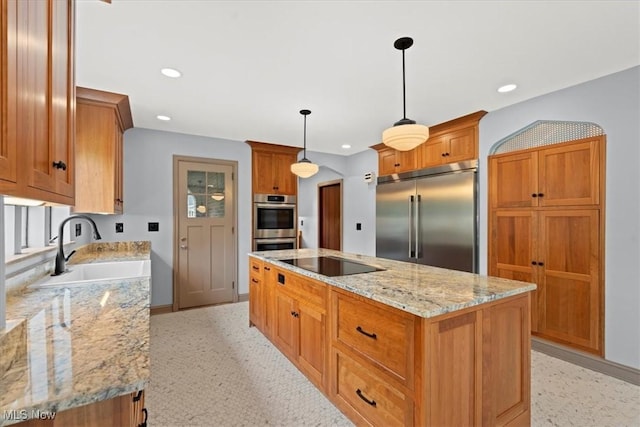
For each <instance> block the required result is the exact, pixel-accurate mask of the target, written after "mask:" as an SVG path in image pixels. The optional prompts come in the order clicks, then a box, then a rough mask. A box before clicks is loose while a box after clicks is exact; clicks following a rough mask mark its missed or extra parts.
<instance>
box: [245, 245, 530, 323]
mask: <svg viewBox="0 0 640 427" xmlns="http://www.w3.org/2000/svg"><path fill="white" fill-rule="evenodd" d="M249 255H250V256H253V257H255V258H258V259H261V260H264V261H269V262H271V263H273V264H274V265H276V266H278V267H280V268H283V269H286V270H290V271H293V272H296V273H299V274H301V275H303V276H307V277H310V278H312V279H316V280H319V281H321V282H324V283H326V284H328V285H331V286H335V287H337V288H340V289H344V290H347V291H350V292H353V293H355V294H358V295H361V296H364V297H367V298H369V299H372V300H374V301H378V302H381V303H383V304H386V305H389V306H392V307H396V308H399V309H400V310H404V311H406V312H409V313H412V314H415V315H416V316H420V317H424V318H429V317H434V316H438V315H441V314H444V313H449V312H452V311H456V310H460V309H463V308H466V307H472V306H474V305H479V304H484V303H487V302H490V301H494V300H498V299H502V298H506V297H509V296H513V295H517V294H521V293H525V292H529V291H533V290H535V289H536V285H535V284H533V283H527V282H520V281H515V280H508V279H502V278H498V277H490V276H481V275H478V274H473V273H466V272H461V271H455V270H447V269H444V268H438V267H430V266H426V265H420V264H413V263H408V262H401V261H393V260H389V259H384V258H376V257H371V256H366V255H357V254H350V253H345V252H340V251H334V250H330V249H288V250H281V251H261V252H251V253H249ZM317 256H331V257H339V258H345V259H347V260H352V261H356V262H359V263H363V264H367V265H371V266H374V267H378V268H382V269H384V271H376V272H372V273H360V274H353V275H348V276H334V277H327V276H324V275H321V274H317V273H314V272H311V271H308V270H305V269H302V268H299V267H295V266H293V265H291V264H287V263H284V262H281V261H279V260H284V259H291V258H309V257H317Z"/></svg>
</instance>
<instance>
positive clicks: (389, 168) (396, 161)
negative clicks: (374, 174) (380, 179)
mask: <svg viewBox="0 0 640 427" xmlns="http://www.w3.org/2000/svg"><path fill="white" fill-rule="evenodd" d="M379 145H380V146H382V148H380V149H379V151H378V174H379V175H390V174H392V173H400V172H407V171H411V170H414V169H415V168H416V153H417V151H416V150H415V149H414V150H409V151H397V150H394V149H393V148H389V147H387V146H385V145H384V144H379ZM376 147H377V146H376Z"/></svg>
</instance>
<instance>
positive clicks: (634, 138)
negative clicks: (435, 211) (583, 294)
mask: <svg viewBox="0 0 640 427" xmlns="http://www.w3.org/2000/svg"><path fill="white" fill-rule="evenodd" d="M639 94H640V67H634V68H631V69H629V70H626V71H622V72H619V73H615V74H611V75H609V76H605V77H603V78H600V79H597V80H593V81H590V82H586V83H583V84H580V85H577V86H573V87H571V88H567V89H564V90H560V91H557V92H554V93H550V94H547V95H544V96H541V97H538V98H534V99H531V100H528V101H524V102H521V103H519V104H515V105H512V106H509V107H506V108H503V109H500V110H497V111H492V112H490V113H489V114H487V115H486V116H485V117H484V118H483V119H482V120H481V121H480V159H479V165H480V172H479V175H480V176H479V178H480V191H479V200H480V206H479V214H480V215H479V222H480V235H479V245H480V253H479V262H480V273H481V274H486V273H487V244H488V243H487V242H488V241H487V191H486V188H487V154H488V152H489V149H490V148H491V146H492V145H493V144H495V143H496V142H497V141H499V140H500V139H502V138H504V137H505V136H508V135H509V134H511V133H513V132H515V131H517V130H519V129H521V128H523V127H525V126H527V125H529V124H530V123H532V122H534V121H536V120H569V121H589V122H594V123H596V124H598V125H600V126H602V128H603V129H604V131H605V133H606V134H607V166H606V167H607V171H606V193H607V194H606V240H605V251H606V256H605V265H606V270H605V305H606V306H605V358H606V359H608V360H611V361H614V362H617V363H621V364H623V365H627V366H631V367H634V368H640V235H639V234H640V172H639V170H640V168H639V165H640V150H639V146H640V128H639V121H640V120H639V117H640V100H639V96H640V95H639ZM307 157H309V158H310V159H312V160H313V161H314V162H316V163H319V164H321V165H325V166H327V165H328V166H329V167H331V168H334V169H336V170H339V171H340V173H342V174H344V175H345V177H344V179H345V187H344V206H343V209H344V212H343V216H344V222H345V224H344V225H345V234H344V243H343V249H344V250H345V251H347V252H359V253H363V254H367V255H372V254H375V186H374V185H366V184H363V183H362V182H361V181H360V175H362V174H363V173H364V172H365V171H377V170H378V166H377V155H376V153H375V152H374V151H373V150H367V151H365V152H363V153H358V154H355V155H353V156H350V157H348V158H347V160H346V165H345V163H344V160H343V159H341V158H340V156H331V155H326V154H325V155H322V156H320V155H316V154H312V155H311V154H310V155H308V156H307ZM322 162H325V163H322ZM323 169H325V168H324V167H321V169H320V171H321V172H322V175H321V174H320V173H319V174H318V175H319V177H318V178H316V177H312V178H310V179H307V180H300V186H299V193H300V200H301V203H303V202H304V203H305V204H308V205H309V208H306V207H305V208H304V215H305V227H304V229H303V232H304V235H305V236H307V240H306V243H307V244H308V245H309V246H311V247H313V246H314V245H315V244H317V219H316V217H317V188H316V185H317V182H318V181H321V180H331V179H335V178H337V177H339V176H338V174H336V173H333V175H332V174H330V173H329V171H328V170H327V171H323ZM346 171H348V172H346ZM301 211H302V209H301ZM301 215H302V214H301ZM355 222H362V223H363V231H362V232H356V231H354V230H355Z"/></svg>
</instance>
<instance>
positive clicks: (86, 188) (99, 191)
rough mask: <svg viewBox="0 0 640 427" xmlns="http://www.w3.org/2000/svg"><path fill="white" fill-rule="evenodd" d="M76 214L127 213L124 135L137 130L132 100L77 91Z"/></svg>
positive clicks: (114, 94) (83, 89)
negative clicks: (130, 104)
mask: <svg viewBox="0 0 640 427" xmlns="http://www.w3.org/2000/svg"><path fill="white" fill-rule="evenodd" d="M76 91H77V93H76V101H77V113H76V177H77V188H76V203H75V206H74V211H75V212H90V213H106V214H121V213H122V212H123V206H124V198H123V185H122V184H123V180H122V165H123V158H122V156H123V146H122V144H123V134H124V131H126V130H127V129H129V128H132V127H133V119H132V117H131V109H130V107H129V97H128V96H127V95H122V94H118V93H111V92H104V91H100V90H95V89H88V88H83V87H78V88H77V89H76Z"/></svg>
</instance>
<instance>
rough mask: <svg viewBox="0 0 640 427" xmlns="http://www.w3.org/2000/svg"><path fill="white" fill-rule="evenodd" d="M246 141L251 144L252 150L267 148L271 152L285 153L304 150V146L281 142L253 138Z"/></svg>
mask: <svg viewBox="0 0 640 427" xmlns="http://www.w3.org/2000/svg"><path fill="white" fill-rule="evenodd" d="M245 142H246V143H247V144H249V145H250V146H251V149H252V150H266V151H271V152H276V151H278V152H283V153H292V152H293V153H296V154H298V153H299V152H300V151H302V147H295V146H290V145H281V144H274V143H271V142H260V141H251V140H246V141H245Z"/></svg>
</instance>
